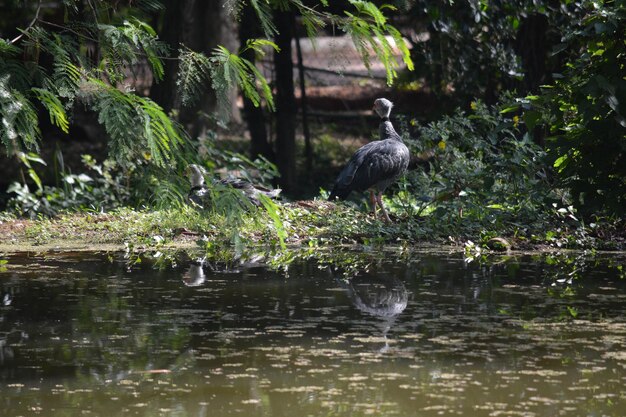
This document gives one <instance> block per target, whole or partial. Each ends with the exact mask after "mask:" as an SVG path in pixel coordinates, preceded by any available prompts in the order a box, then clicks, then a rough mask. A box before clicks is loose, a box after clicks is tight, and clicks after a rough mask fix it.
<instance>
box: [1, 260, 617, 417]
mask: <svg viewBox="0 0 626 417" xmlns="http://www.w3.org/2000/svg"><path fill="white" fill-rule="evenodd" d="M252 258H253V259H252V260H248V261H246V262H241V263H239V264H237V265H228V267H223V268H222V267H219V266H218V265H216V264H214V263H207V262H205V261H189V258H188V257H186V258H181V259H179V260H178V261H177V262H173V263H171V264H169V265H166V266H163V264H159V263H158V262H157V263H155V262H151V261H150V259H143V260H142V262H140V263H139V262H137V260H136V259H135V260H133V262H132V267H130V268H129V260H128V259H124V257H123V256H117V255H114V256H111V255H108V254H97V253H94V254H65V255H49V256H31V255H29V256H27V255H12V256H9V257H6V258H5V259H7V260H8V261H9V262H8V263H7V264H6V265H5V269H4V270H2V271H0V415H2V416H21V415H24V416H26V415H28V416H30V415H45V416H67V415H83V414H85V413H91V414H92V415H122V416H126V415H129V416H131V415H132V416H157V415H164V416H226V415H229V416H230V415H236V416H291V415H293V414H302V415H312V416H322V415H323V416H328V415H334V416H365V415H378V416H392V415H402V416H430V415H433V416H435V415H442V414H443V415H451V414H457V415H464V416H492V415H525V416H543V415H545V416H552V415H572V416H577V415H581V414H583V415H614V416H618V415H619V416H621V415H623V410H624V409H625V407H626V388H624V387H625V386H626V321H625V317H626V303H625V301H626V292H625V289H626V282H625V281H626V279H625V278H624V263H625V262H624V256H623V255H619V254H617V255H596V256H594V257H589V256H585V255H582V254H575V255H574V256H566V255H541V256H528V255H525V256H519V257H511V258H503V257H500V258H495V259H493V260H491V261H489V260H483V262H481V263H476V262H472V263H469V264H468V263H467V262H466V261H465V260H464V259H463V256H461V255H457V254H451V255H450V254H420V253H414V254H406V253H404V254H398V253H394V252H383V253H374V252H354V251H350V252H345V253H343V252H341V253H339V252H336V253H334V254H333V255H332V256H330V255H329V254H319V256H316V257H311V256H310V254H307V255H306V256H302V257H298V256H292V255H289V256H288V257H286V258H285V259H288V262H283V261H281V262H276V259H277V258H276V257H274V258H273V259H268V260H266V261H265V262H264V261H263V260H262V259H260V258H258V257H252ZM155 266H160V267H159V268H156V267H155Z"/></svg>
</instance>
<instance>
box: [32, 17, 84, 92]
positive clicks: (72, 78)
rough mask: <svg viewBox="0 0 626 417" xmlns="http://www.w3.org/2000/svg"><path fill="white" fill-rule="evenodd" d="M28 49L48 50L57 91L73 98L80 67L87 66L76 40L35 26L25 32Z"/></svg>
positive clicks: (79, 75) (52, 76)
mask: <svg viewBox="0 0 626 417" xmlns="http://www.w3.org/2000/svg"><path fill="white" fill-rule="evenodd" d="M25 39H26V40H25V42H24V43H25V45H26V48H27V49H34V50H35V51H34V52H35V53H33V55H37V51H39V50H43V51H45V52H47V53H48V54H49V55H50V56H51V57H52V59H53V64H52V68H53V71H52V75H51V78H52V79H53V80H54V83H55V85H57V91H58V92H59V94H60V95H62V96H63V97H65V98H69V99H71V98H73V97H74V96H75V95H76V93H77V90H78V85H79V82H80V79H81V76H82V74H81V70H80V68H84V67H86V66H85V65H84V62H81V59H80V58H79V56H80V54H79V52H78V45H77V44H76V40H75V39H73V38H70V37H68V36H63V35H59V34H55V33H50V32H47V31H46V30H44V29H43V28H40V27H33V28H31V30H30V31H28V32H25Z"/></svg>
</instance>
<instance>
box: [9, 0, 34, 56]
mask: <svg viewBox="0 0 626 417" xmlns="http://www.w3.org/2000/svg"><path fill="white" fill-rule="evenodd" d="M40 10H41V0H39V2H38V3H37V11H36V12H35V17H34V18H33V20H32V21H31V22H30V23H29V24H28V26H26V29H24V30H23V31H22V33H21V34H19V35H18V36H16V37H15V38H14V39H12V40H10V41H9V43H10V44H11V45H13V44H14V43H15V42H17V41H19V40H20V39H22V37H24V33H25V32H26V31H28V29H30V28H32V27H33V25H34V24H35V22H37V19H39V11H40Z"/></svg>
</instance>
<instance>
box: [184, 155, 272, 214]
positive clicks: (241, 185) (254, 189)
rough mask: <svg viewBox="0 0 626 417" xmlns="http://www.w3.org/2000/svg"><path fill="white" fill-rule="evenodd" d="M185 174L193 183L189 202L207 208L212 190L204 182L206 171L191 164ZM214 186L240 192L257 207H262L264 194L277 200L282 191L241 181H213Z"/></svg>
mask: <svg viewBox="0 0 626 417" xmlns="http://www.w3.org/2000/svg"><path fill="white" fill-rule="evenodd" d="M185 174H186V175H187V176H188V177H189V181H190V182H191V190H189V195H188V197H189V200H190V201H191V203H192V204H194V205H196V206H198V207H200V208H207V206H208V205H209V204H210V201H211V190H209V188H208V187H207V186H206V185H205V182H204V175H205V174H206V170H205V169H204V168H202V167H201V166H199V165H196V164H191V165H189V166H188V167H187V168H186V169H185ZM213 184H219V185H221V186H226V187H232V188H235V189H237V190H240V191H241V192H243V194H244V195H245V196H246V197H247V198H248V200H250V202H251V203H252V204H254V205H255V206H257V207H258V206H260V205H261V202H260V201H259V195H261V194H263V195H265V196H267V197H269V198H273V199H275V198H276V197H278V195H279V194H280V192H281V191H282V190H281V189H280V188H277V189H274V190H270V189H269V188H265V187H263V186H260V185H254V184H251V183H249V182H248V181H245V180H241V179H224V180H213Z"/></svg>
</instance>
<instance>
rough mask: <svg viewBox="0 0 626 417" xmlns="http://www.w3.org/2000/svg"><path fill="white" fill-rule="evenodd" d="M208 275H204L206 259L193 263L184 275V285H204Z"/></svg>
mask: <svg viewBox="0 0 626 417" xmlns="http://www.w3.org/2000/svg"><path fill="white" fill-rule="evenodd" d="M204 281H206V275H205V274H204V259H199V260H198V261H196V262H192V263H191V264H190V265H189V268H187V271H185V273H184V274H183V284H185V285H186V286H187V287H198V286H200V285H202V284H204Z"/></svg>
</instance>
